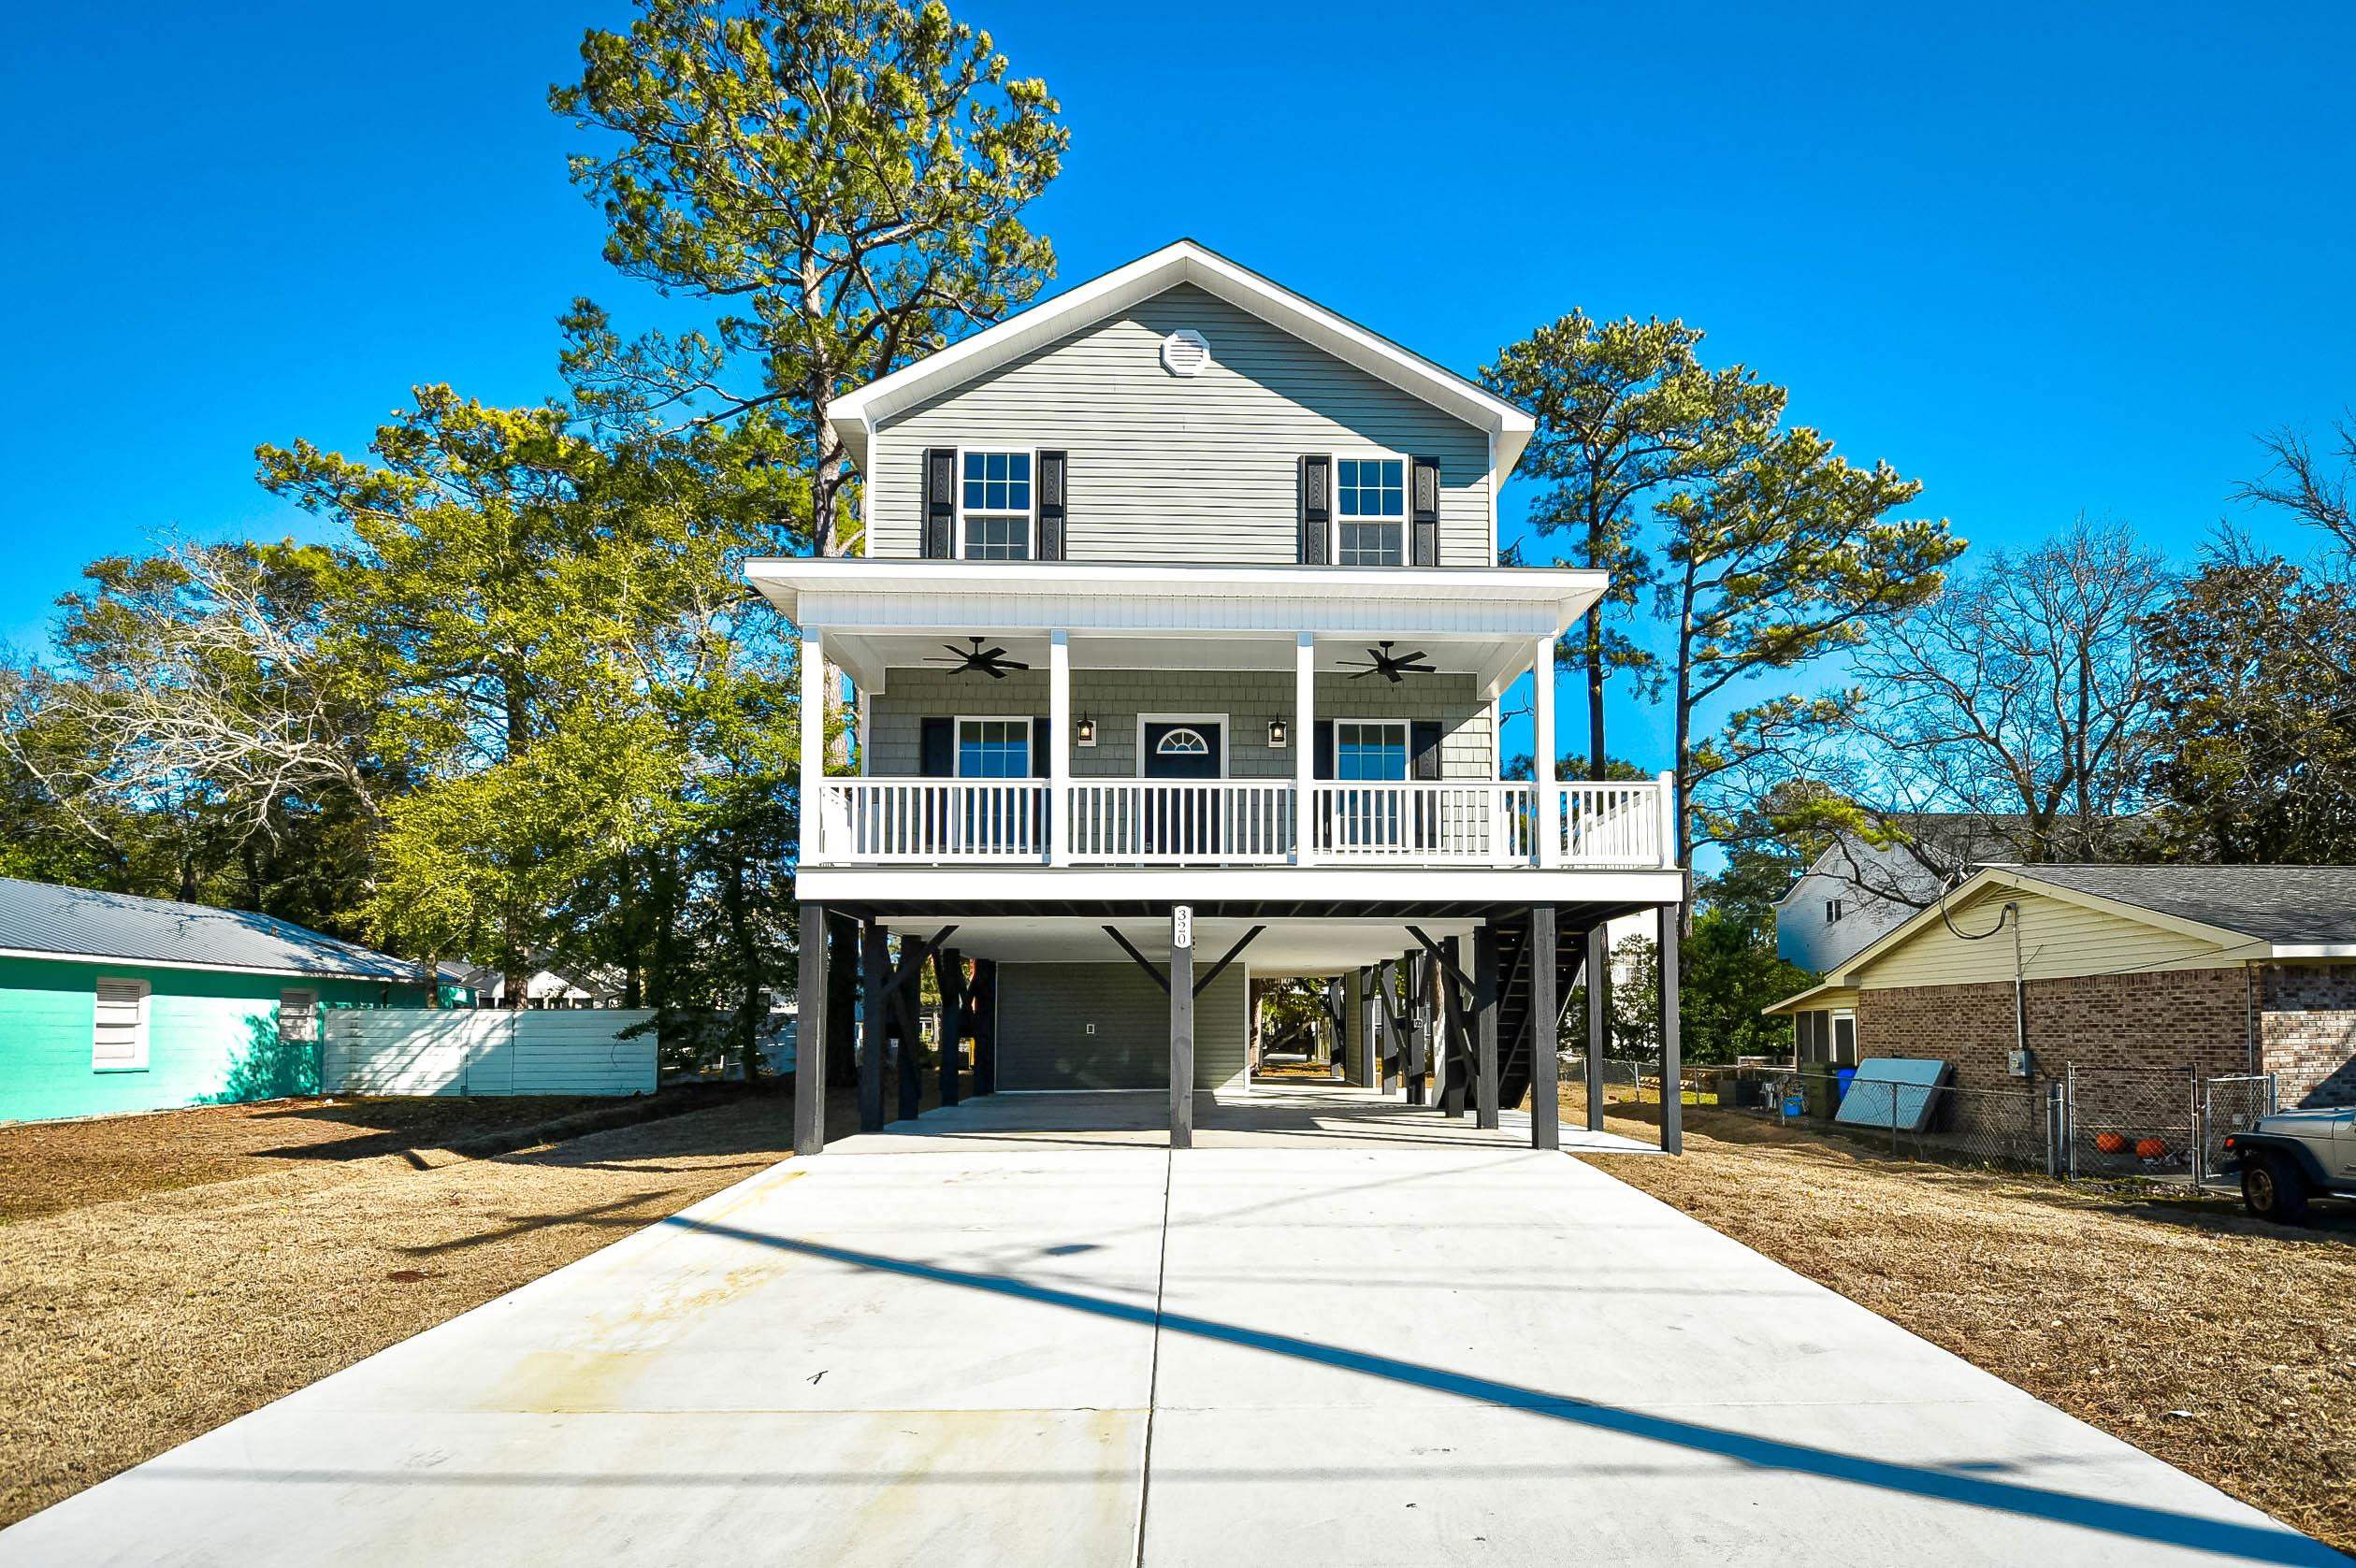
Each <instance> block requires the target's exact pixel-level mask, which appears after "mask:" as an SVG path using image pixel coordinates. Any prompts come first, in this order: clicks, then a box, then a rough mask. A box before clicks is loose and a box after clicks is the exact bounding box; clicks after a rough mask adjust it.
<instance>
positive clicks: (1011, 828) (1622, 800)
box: [803, 778, 1671, 870]
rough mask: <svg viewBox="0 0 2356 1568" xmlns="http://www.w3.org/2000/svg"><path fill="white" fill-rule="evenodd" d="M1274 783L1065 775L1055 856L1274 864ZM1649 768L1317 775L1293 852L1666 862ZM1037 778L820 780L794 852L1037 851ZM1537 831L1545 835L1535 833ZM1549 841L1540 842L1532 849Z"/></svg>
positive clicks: (981, 859) (1342, 858)
mask: <svg viewBox="0 0 2356 1568" xmlns="http://www.w3.org/2000/svg"><path fill="white" fill-rule="evenodd" d="M1295 787H1296V786H1295V785H1294V784H1293V783H1292V782H1291V781H1290V780H1257V779H1075V780H1073V781H1071V783H1070V784H1068V785H1067V787H1066V792H1065V796H1064V800H1065V806H1066V810H1067V812H1068V821H1067V823H1066V828H1065V835H1064V843H1065V848H1064V851H1063V856H1062V859H1063V861H1064V863H1067V864H1074V865H1099V866H1103V865H1124V866H1149V865H1222V866H1267V865H1282V864H1285V863H1287V862H1289V861H1291V860H1292V859H1294V855H1295V851H1296V849H1297V848H1298V844H1297V836H1298V829H1299V813H1297V812H1296V810H1295V805H1294V793H1295ZM1668 789H1669V784H1668V783H1667V781H1666V780H1665V779H1664V780H1658V781H1656V780H1649V779H1648V780H1643V781H1639V782H1635V783H1627V784H1617V783H1614V784H1591V783H1584V782H1571V783H1563V784H1554V786H1552V800H1551V802H1550V806H1551V809H1541V808H1540V806H1539V798H1540V796H1539V790H1538V788H1537V787H1536V786H1535V785H1532V784H1524V783H1519V782H1515V781H1510V780H1506V781H1500V780H1463V781H1439V782H1425V783H1412V784H1382V783H1355V782H1348V781H1319V782H1318V783H1316V784H1312V785H1311V786H1310V794H1309V813H1308V819H1309V828H1310V832H1309V854H1308V856H1307V857H1308V859H1310V860H1312V861H1314V862H1318V863H1323V864H1335V865H1366V864H1380V865H1396V866H1450V865H1453V866H1529V865H1536V864H1542V863H1545V862H1546V861H1548V860H1550V859H1551V860H1552V861H1553V862H1554V864H1556V865H1558V866H1560V867H1563V868H1567V869H1574V870H1575V869H1579V868H1598V869H1612V870H1640V869H1641V870H1650V869H1655V868H1661V869H1667V868H1669V866H1670V865H1671V857H1670V855H1669V849H1668V844H1669V827H1668V800H1669V797H1668V793H1667V791H1668ZM1049 798H1050V789H1049V785H1048V781H1046V780H1045V779H880V778H858V779H845V778H835V779H829V780H827V781H826V785H825V792H824V795H823V797H822V800H821V805H820V810H819V813H818V819H817V822H815V823H813V824H812V825H811V826H812V827H814V828H816V829H817V831H816V832H815V833H814V834H812V835H811V836H810V838H809V839H808V840H807V841H806V842H805V843H804V846H803V847H804V855H803V858H804V862H805V863H806V864H810V865H824V864H836V865H858V864H875V863H920V864H945V863H964V864H973V863H987V862H995V863H1000V864H1006V863H1029V864H1034V865H1045V864H1048V863H1049V861H1050V856H1049V853H1048V846H1049V831H1048V828H1049V824H1048V801H1049ZM1549 833H1551V834H1552V835H1553V842H1552V844H1551V845H1550V844H1547V843H1545V842H1541V835H1544V834H1549ZM1548 848H1551V849H1553V851H1554V854H1553V855H1552V856H1545V855H1542V854H1541V853H1540V851H1541V850H1545V849H1548Z"/></svg>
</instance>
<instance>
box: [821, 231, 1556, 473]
mask: <svg viewBox="0 0 2356 1568" xmlns="http://www.w3.org/2000/svg"><path fill="white" fill-rule="evenodd" d="M1181 283H1192V284H1193V285H1194V286H1195V287H1197V288H1199V289H1202V290H1203V291H1204V292H1205V293H1207V294H1210V295H1216V296H1217V297H1219V298H1221V299H1223V300H1225V301H1226V302H1227V303H1228V304H1230V305H1233V306H1235V307H1236V309H1241V310H1246V311H1249V312H1250V313H1251V314H1252V315H1254V316H1257V317H1259V318H1260V319H1261V320H1263V321H1265V322H1267V323H1268V324H1270V325H1272V326H1275V327H1278V328H1279V329H1280V330H1282V331H1285V332H1289V333H1291V334H1292V335H1293V336H1294V337H1295V338H1300V339H1302V340H1303V341H1304V342H1307V343H1309V344H1312V345H1313V346H1315V347H1317V348H1320V349H1323V350H1324V351H1325V352H1327V353H1330V354H1332V355H1333V356H1334V357H1336V358H1337V359H1339V360H1342V361H1344V362H1345V363H1347V364H1350V365H1353V366H1355V367H1358V368H1359V369H1361V370H1364V371H1366V373H1367V374H1369V375H1372V376H1375V377H1377V378H1379V379H1380V380H1382V381H1388V382H1390V383H1391V384H1392V385H1393V386H1395V387H1397V388H1398V389H1399V390H1400V391H1402V392H1405V393H1407V394H1409V396H1414V397H1418V398H1421V399H1422V400H1423V401H1424V402H1426V403H1429V404H1431V405H1432V406H1433V407H1434V408H1437V409H1438V410H1440V411H1441V412H1443V413H1446V414H1449V415H1452V416H1453V417H1454V418H1456V419H1460V420H1462V421H1464V422H1465V423H1466V424H1470V425H1473V426H1475V427H1477V428H1479V429H1482V430H1485V431H1487V432H1488V433H1489V434H1490V435H1491V436H1492V437H1493V438H1494V439H1495V440H1496V468H1497V474H1498V476H1499V477H1500V478H1502V477H1503V476H1504V475H1506V474H1508V473H1510V472H1511V471H1512V469H1513V465H1514V464H1515V462H1517V461H1518V460H1519V459H1520V458H1521V455H1522V449H1523V448H1524V447H1525V446H1527V445H1528V444H1529V439H1530V435H1531V433H1532V432H1533V431H1534V430H1536V428H1537V424H1538V422H1537V421H1536V420H1535V419H1533V418H1532V417H1531V416H1530V414H1529V413H1528V412H1527V411H1526V410H1524V409H1521V408H1519V407H1517V406H1515V405H1514V404H1512V403H1509V402H1507V401H1506V400H1505V399H1504V398H1502V397H1499V396H1497V395H1496V393H1494V392H1491V391H1490V390H1489V389H1488V388H1486V387H1484V386H1482V385H1481V384H1480V383H1479V382H1478V381H1470V380H1467V378H1465V377H1463V376H1459V375H1458V374H1456V373H1455V372H1454V371H1453V370H1450V369H1447V368H1445V367H1441V366H1438V365H1435V364H1434V363H1433V362H1432V361H1430V360H1428V359H1425V358H1424V356H1423V355H1422V354H1419V353H1416V352H1413V351H1411V350H1409V349H1404V348H1401V347H1400V346H1399V345H1398V344H1396V343H1394V342H1392V341H1391V340H1390V339H1389V338H1384V337H1382V336H1380V334H1378V333H1373V332H1369V331H1367V330H1366V328H1365V327H1363V326H1360V325H1359V324H1357V323H1355V322H1353V321H1351V320H1350V319H1349V318H1348V317H1346V316H1342V315H1338V314H1337V313H1336V312H1334V311H1332V310H1328V309H1325V307H1323V305H1320V304H1318V303H1317V302H1316V301H1314V300H1311V299H1308V298H1305V297H1304V296H1302V295H1297V294H1294V292H1293V291H1292V290H1291V289H1288V288H1286V287H1284V285H1282V284H1281V283H1279V282H1276V281H1273V280H1271V279H1267V278H1264V277H1262V276H1261V275H1260V274H1259V273H1257V272H1254V271H1252V270H1251V269H1250V267H1247V266H1239V265H1237V264H1236V263H1235V262H1232V261H1229V260H1228V259H1227V258H1226V257H1224V256H1222V255H1220V254H1219V253H1218V252H1215V251H1212V250H1210V249H1209V248H1208V247H1207V246H1204V245H1200V244H1197V243H1196V242H1195V241H1193V240H1192V239H1181V240H1178V241H1177V242H1176V243H1175V244H1170V245H1164V247H1163V248H1162V249H1160V250H1159V251H1155V252H1152V253H1151V254H1149V255H1145V256H1140V257H1138V258H1137V259H1136V260H1135V261H1133V262H1131V263H1129V264H1128V265H1127V266H1117V267H1115V268H1113V269H1112V270H1111V271H1110V272H1107V273H1105V274H1104V275H1102V276H1101V277H1097V278H1091V279H1090V280H1089V281H1087V282H1085V283H1079V284H1076V285H1074V286H1073V287H1071V288H1068V289H1066V290H1064V291H1063V292H1062V294H1059V295H1055V296H1054V297H1053V298H1051V299H1048V300H1044V301H1042V302H1041V303H1039V304H1036V305H1033V306H1032V307H1030V308H1029V309H1025V310H1021V311H1018V312H1017V313H1016V314H1014V315H1011V316H1008V317H1007V318H1006V319H1005V321H1003V322H1000V323H998V324H996V325H994V326H990V327H986V328H984V329H983V330H982V331H980V332H977V333H976V334H974V335H973V336H972V337H971V338H960V339H959V340H958V341H956V342H954V343H952V344H950V345H949V346H948V347H947V348H945V349H942V350H940V351H939V352H934V353H931V354H927V355H926V356H925V357H924V358H922V359H919V360H918V361H917V362H916V363H914V364H913V365H906V366H903V367H901V368H900V369H898V370H895V371H893V372H892V373H891V374H890V375H889V376H886V377H884V378H883V379H881V380H880V381H870V382H868V383H867V384H866V385H865V386H862V387H860V388H859V389H858V390H857V391H855V392H850V393H846V395H844V396H841V397H838V398H836V399H835V400H834V402H833V405H832V406H831V409H830V410H829V415H828V417H829V422H830V423H831V424H832V425H833V426H834V429H835V432H836V434H838V435H839V436H841V437H842V439H843V443H844V445H845V446H846V447H847V448H848V449H849V450H850V453H851V456H852V458H853V460H854V461H856V462H858V463H860V465H861V466H862V467H864V466H865V464H866V461H867V438H868V437H869V436H870V435H872V434H873V433H874V430H875V428H876V426H877V425H879V424H882V423H883V422H884V421H886V420H888V419H890V418H892V417H893V416H894V415H897V414H900V413H903V412H905V411H906V410H909V409H911V408H913V407H915V406H916V405H917V404H918V403H920V402H922V401H924V400H925V399H927V398H930V397H933V396H938V395H939V394H941V393H943V392H946V391H947V390H949V389H950V388H952V387H955V386H959V385H961V384H962V383H964V382H966V381H972V380H974V379H975V378H976V377H978V376H982V375H985V374H987V373H989V372H990V371H991V370H993V369H995V368H997V367H999V366H1001V365H1005V364H1006V363H1008V362H1009V361H1011V360H1015V359H1018V358H1020V357H1021V356H1022V355H1024V354H1026V353H1029V352H1032V351H1033V350H1034V349H1040V348H1044V347H1046V346H1047V345H1048V344H1049V343H1052V342H1054V341H1055V340H1057V339H1058V338H1063V337H1066V336H1068V335H1070V334H1071V333H1074V332H1077V331H1078V330H1079V329H1080V328H1082V327H1086V326H1091V325H1093V324H1095V323H1097V322H1100V321H1104V320H1106V319H1108V318H1110V317H1112V316H1116V315H1118V314H1120V312H1121V311H1123V310H1126V309H1129V308H1130V307H1131V306H1133V305H1135V304H1137V303H1139V302H1140V301H1143V300H1146V299H1149V298H1151V297H1152V296H1153V295H1158V294H1162V293H1164V292H1165V291H1167V290H1170V289H1174V288H1176V287H1178V285H1179V284H1181Z"/></svg>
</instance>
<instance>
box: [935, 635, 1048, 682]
mask: <svg viewBox="0 0 2356 1568" xmlns="http://www.w3.org/2000/svg"><path fill="white" fill-rule="evenodd" d="M967 640H968V641H970V642H972V643H973V644H974V645H973V646H972V647H971V648H961V647H959V646H958V645H957V644H956V643H954V642H944V643H942V644H941V646H942V647H944V648H947V650H948V651H949V655H950V656H949V657H947V658H943V657H942V656H941V655H938V654H928V655H925V660H924V662H925V663H927V664H953V665H955V666H957V669H956V671H955V673H957V674H959V675H969V674H972V673H974V672H975V671H976V670H978V671H980V672H981V673H982V674H984V675H987V676H989V677H990V679H991V680H993V681H1003V680H1005V678H1006V671H1008V670H1009V669H1030V668H1031V667H1030V666H1029V665H1027V664H1025V663H1023V662H1022V661H1021V660H1020V659H1010V658H1008V657H1006V656H1005V655H1006V650H1005V649H1004V648H984V647H983V646H982V640H981V639H980V638H978V637H976V638H969V639H967Z"/></svg>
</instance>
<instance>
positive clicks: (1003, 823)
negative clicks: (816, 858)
mask: <svg viewBox="0 0 2356 1568" xmlns="http://www.w3.org/2000/svg"><path fill="white" fill-rule="evenodd" d="M825 813H826V814H825V816H824V818H823V819H822V821H823V827H824V831H825V842H824V847H823V851H822V853H823V856H824V857H825V858H826V859H828V860H831V861H839V862H846V863H859V862H868V861H894V860H918V861H941V860H1044V859H1046V858H1047V848H1048V784H1047V781H1046V780H1045V779H829V780H828V781H827V782H826V806H825Z"/></svg>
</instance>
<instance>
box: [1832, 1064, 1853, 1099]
mask: <svg viewBox="0 0 2356 1568" xmlns="http://www.w3.org/2000/svg"><path fill="white" fill-rule="evenodd" d="M1833 1077H1834V1078H1835V1079H1836V1080H1838V1082H1839V1088H1838V1090H1837V1091H1836V1092H1837V1098H1836V1099H1835V1100H1834V1103H1835V1104H1838V1103H1839V1102H1840V1100H1846V1099H1848V1098H1849V1085H1850V1083H1851V1082H1852V1081H1853V1080H1854V1079H1855V1078H1856V1077H1857V1069H1856V1068H1854V1067H1843V1068H1840V1069H1837V1070H1836V1071H1835V1072H1834V1073H1833Z"/></svg>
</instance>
